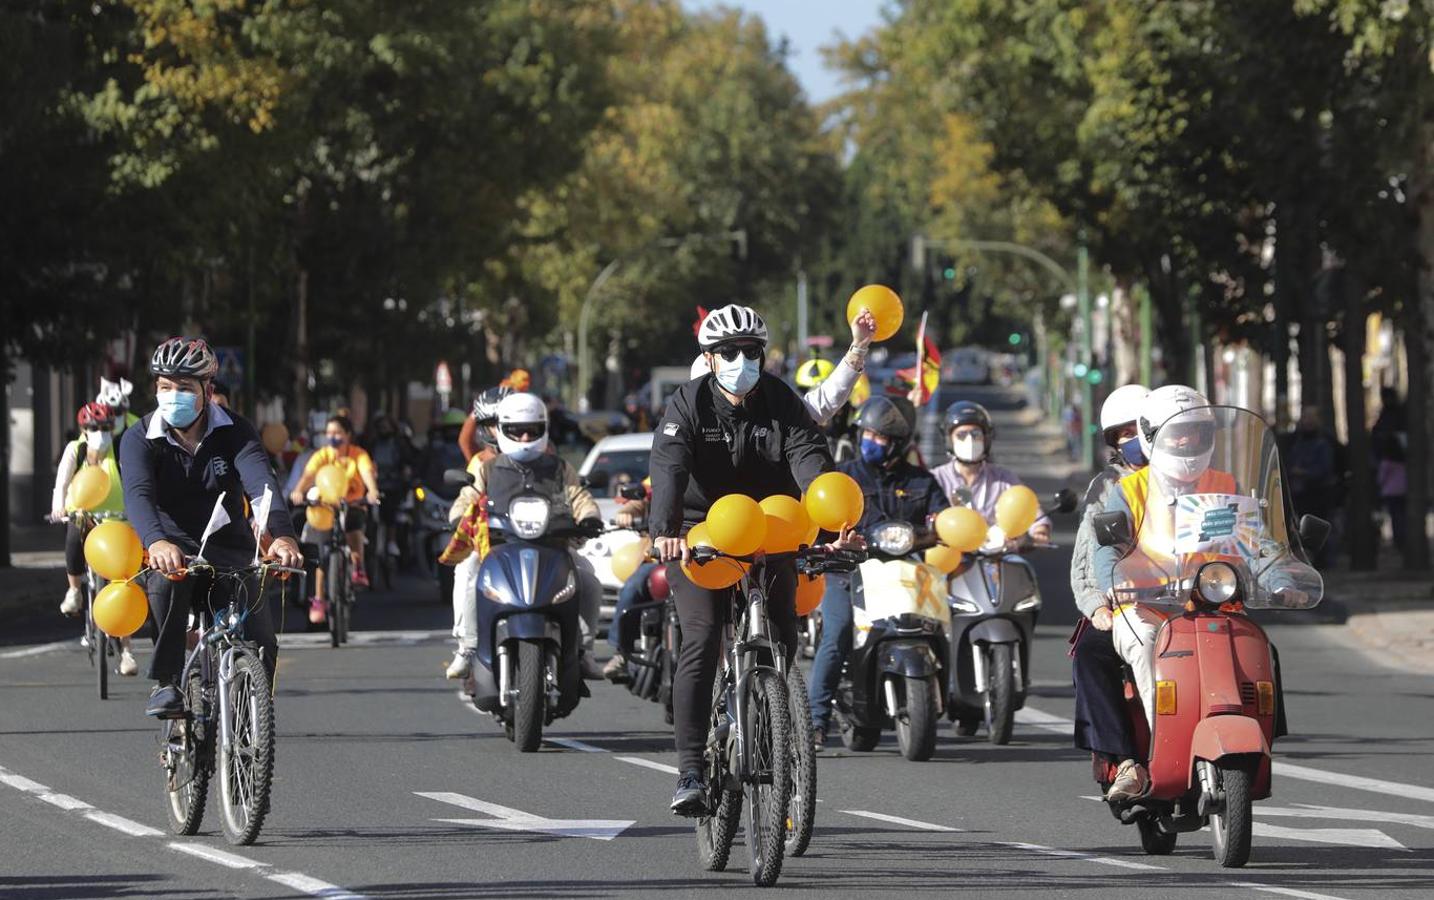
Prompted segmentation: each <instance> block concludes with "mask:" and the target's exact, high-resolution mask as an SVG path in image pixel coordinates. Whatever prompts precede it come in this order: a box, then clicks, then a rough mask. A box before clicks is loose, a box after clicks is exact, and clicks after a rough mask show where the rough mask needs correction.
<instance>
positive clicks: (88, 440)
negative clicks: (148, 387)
mask: <svg viewBox="0 0 1434 900" xmlns="http://www.w3.org/2000/svg"><path fill="white" fill-rule="evenodd" d="M75 424H76V425H78V426H79V427H80V437H79V438H78V439H76V440H74V441H71V442H70V443H69V444H67V445H66V446H65V452H64V453H63V454H61V455H60V469H59V471H58V472H56V473H55V490H54V494H53V495H52V498H51V501H50V519H51V520H52V521H55V522H60V521H63V520H64V519H65V518H66V516H67V515H68V511H67V510H66V509H65V493H66V492H67V491H68V490H69V487H70V481H71V479H73V478H74V477H75V474H76V473H77V472H78V471H79V470H80V469H81V468H83V467H85V466H99V467H100V468H101V469H103V470H104V472H105V474H106V475H108V476H109V477H110V492H109V494H108V495H106V496H105V499H104V500H102V501H100V503H99V505H98V506H96V507H95V508H94V511H95V512H99V513H111V514H118V515H123V514H124V486H123V485H122V484H120V473H119V463H118V462H117V461H116V459H115V451H114V428H115V416H114V413H113V411H112V410H111V409H110V408H109V407H108V406H105V405H104V404H103V403H86V404H85V405H84V406H81V407H80V410H79V412H77V413H76V414H75ZM65 575H66V577H67V578H68V579H69V582H70V584H69V589H68V590H66V591H65V599H64V600H63V601H62V602H61V603H60V612H62V613H64V614H65V615H67V616H77V615H79V614H80V613H81V612H82V611H83V606H82V604H81V594H80V588H81V585H82V583H83V581H84V577H85V535H84V533H83V532H82V531H80V528H79V526H78V525H76V524H75V523H74V522H73V521H71V522H70V523H69V524H68V525H67V526H66V527H65ZM138 672H139V665H138V664H137V663H135V661H134V656H133V655H132V654H131V653H130V642H129V638H121V639H120V660H119V673H120V674H121V675H135V674H137V673H138Z"/></svg>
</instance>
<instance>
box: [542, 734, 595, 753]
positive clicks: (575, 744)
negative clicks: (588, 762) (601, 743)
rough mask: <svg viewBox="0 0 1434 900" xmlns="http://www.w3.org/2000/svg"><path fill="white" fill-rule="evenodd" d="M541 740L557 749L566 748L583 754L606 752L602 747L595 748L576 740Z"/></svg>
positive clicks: (548, 738) (547, 738)
mask: <svg viewBox="0 0 1434 900" xmlns="http://www.w3.org/2000/svg"><path fill="white" fill-rule="evenodd" d="M543 740H544V741H546V742H547V743H549V744H557V745H558V746H559V747H567V748H568V749H569V750H581V751H582V752H584V753H606V752H607V751H606V750H604V749H603V748H602V747H596V746H593V745H592V744H586V743H583V742H582V741H580V740H577V739H576V738H559V737H545V738H543Z"/></svg>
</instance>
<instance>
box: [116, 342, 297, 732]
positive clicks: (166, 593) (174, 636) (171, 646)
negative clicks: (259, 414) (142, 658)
mask: <svg viewBox="0 0 1434 900" xmlns="http://www.w3.org/2000/svg"><path fill="white" fill-rule="evenodd" d="M218 368H219V364H218V361H217V360H216V359H215V356H214V352H213V351H212V350H210V348H209V345H208V344H207V343H205V342H204V341H203V340H201V339H198V338H183V337H175V338H170V339H169V340H167V341H165V342H164V343H162V344H160V345H159V346H158V347H156V348H155V351H154V355H153V356H152V357H151V358H150V361H149V370H150V372H151V373H152V374H153V375H154V376H155V399H156V401H157V404H158V409H157V410H155V411H154V412H152V413H150V414H149V415H147V416H145V417H144V418H143V419H141V420H140V421H139V422H138V423H137V425H136V427H134V428H130V429H127V430H126V431H125V435H124V438H123V439H122V440H121V441H120V472H121V476H122V480H123V482H124V499H125V509H126V511H127V512H128V514H129V518H130V522H131V523H132V524H133V525H134V528H135V531H136V532H138V534H139V537H140V541H141V542H142V543H143V544H144V546H145V548H146V549H147V550H148V551H149V564H150V567H151V568H152V569H154V572H153V573H151V575H150V577H149V583H148V585H147V589H148V593H149V606H150V614H151V615H152V616H153V617H154V621H155V623H156V633H157V637H156V640H155V645H154V657H153V659H152V660H151V662H150V670H149V675H150V678H152V679H154V681H155V682H156V685H155V688H154V691H153V693H151V695H150V698H149V704H148V706H146V707H145V714H146V715H149V716H156V717H161V718H166V717H170V716H175V715H181V714H182V713H183V711H184V699H183V697H182V696H181V695H180V692H179V689H178V688H177V687H176V686H175V682H176V681H177V680H178V678H179V675H180V671H181V669H182V668H183V666H184V652H185V645H186V638H185V633H186V631H187V630H188V622H189V612H190V608H191V606H192V605H193V603H194V601H195V600H196V599H200V600H204V599H205V598H207V597H208V594H209V591H210V588H211V587H212V586H213V576H212V575H205V574H196V575H192V576H190V577H188V578H184V579H182V580H178V581H171V580H170V579H169V578H168V577H167V576H171V575H179V574H181V573H182V572H183V570H184V568H185V566H186V560H185V557H186V556H193V555H195V554H197V553H198V552H199V545H200V539H201V538H202V536H203V535H204V532H205V530H206V527H207V526H208V525H209V523H210V516H211V513H212V512H213V511H214V506H215V503H216V501H217V500H218V499H219V498H220V497H221V495H222V497H223V507H222V509H223V515H224V516H227V522H226V523H225V524H223V525H221V526H219V527H218V528H217V530H215V531H214V532H213V533H212V535H211V536H210V538H209V541H208V543H207V545H206V546H205V557H206V558H207V559H208V560H209V561H210V562H212V563H215V564H217V565H222V566H243V565H246V564H248V563H249V562H250V561H251V560H252V559H253V558H254V550H255V537H254V532H253V531H252V530H251V529H250V526H249V522H248V520H247V518H246V516H245V509H244V498H245V496H246V495H247V496H248V497H252V498H254V500H255V502H256V503H257V501H258V499H259V498H261V497H263V495H264V492H265V490H266V489H267V490H268V491H269V492H270V493H271V495H272V501H273V505H272V506H271V507H270V509H269V516H268V521H267V522H263V523H260V527H261V528H263V529H264V530H265V531H267V532H268V533H269V534H270V535H272V536H273V537H274V541H273V544H272V545H271V547H270V548H269V550H270V553H271V554H272V555H273V556H274V557H275V558H276V559H277V560H278V562H279V563H280V564H281V565H284V566H292V567H299V566H302V565H303V563H304V560H303V557H302V556H301V555H300V553H299V545H298V542H297V541H296V540H295V539H294V530H293V524H292V522H291V521H290V519H289V510H288V508H287V506H286V505H285V504H284V498H283V496H282V495H281V493H280V490H279V485H278V482H277V480H276V479H275V477H274V472H273V470H272V469H271V468H270V466H269V459H268V456H267V455H266V454H265V452H264V445H263V444H262V443H261V442H260V440H259V434H258V432H257V431H255V430H254V426H253V425H251V424H250V423H249V422H248V421H247V420H245V419H243V418H240V417H239V416H237V415H234V414H232V413H228V412H225V411H224V410H223V409H222V408H220V407H218V406H215V405H214V404H213V403H211V402H210V401H209V398H210V391H211V390H212V389H213V387H212V382H213V379H214V374H215V372H216V371H217V370H218ZM245 630H246V632H247V633H248V635H249V636H250V637H251V638H253V639H254V641H255V642H256V643H258V645H259V647H260V650H261V653H262V657H263V661H264V667H265V669H266V670H267V672H268V676H269V681H270V683H271V684H272V683H273V679H274V666H275V663H276V661H277V655H278V651H279V644H278V640H277V639H276V638H275V636H274V624H273V621H272V619H271V618H270V616H269V608H268V606H267V604H264V603H259V604H258V605H257V606H255V607H254V608H253V609H252V610H251V611H250V613H249V617H248V619H247V620H246V621H245Z"/></svg>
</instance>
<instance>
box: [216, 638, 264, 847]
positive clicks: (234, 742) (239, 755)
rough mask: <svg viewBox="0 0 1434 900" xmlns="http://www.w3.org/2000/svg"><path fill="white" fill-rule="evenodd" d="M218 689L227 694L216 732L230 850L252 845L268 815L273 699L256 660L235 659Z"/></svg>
mask: <svg viewBox="0 0 1434 900" xmlns="http://www.w3.org/2000/svg"><path fill="white" fill-rule="evenodd" d="M219 689H220V690H221V691H224V692H225V695H226V697H227V703H226V704H225V707H224V719H225V722H224V725H225V727H224V729H223V730H222V731H221V732H220V741H219V744H220V747H219V776H220V791H219V794H220V801H221V803H220V805H221V806H222V807H223V812H224V836H225V837H227V838H228V839H229V843H231V844H252V843H254V839H255V838H257V837H258V836H259V829H260V828H262V827H263V826H264V817H265V816H266V815H268V813H269V790H270V787H271V785H272V782H273V778H274V698H273V695H272V694H270V692H269V679H268V676H267V675H265V673H264V666H263V664H262V663H260V662H259V657H257V656H255V655H254V654H253V653H251V652H249V651H248V650H244V651H240V652H238V653H236V654H235V655H234V668H233V671H232V672H231V673H230V675H229V678H228V680H227V681H221V683H220V685H219Z"/></svg>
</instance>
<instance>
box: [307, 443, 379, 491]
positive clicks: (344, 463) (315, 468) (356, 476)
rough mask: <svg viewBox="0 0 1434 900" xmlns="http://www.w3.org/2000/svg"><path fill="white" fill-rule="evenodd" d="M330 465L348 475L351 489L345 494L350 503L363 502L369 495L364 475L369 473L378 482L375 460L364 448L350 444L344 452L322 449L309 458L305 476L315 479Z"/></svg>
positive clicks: (330, 448) (328, 448)
mask: <svg viewBox="0 0 1434 900" xmlns="http://www.w3.org/2000/svg"><path fill="white" fill-rule="evenodd" d="M330 464H333V465H336V466H338V467H339V468H340V469H343V470H344V474H346V475H348V478H349V489H348V492H347V493H346V494H344V499H345V500H348V501H349V502H350V503H352V502H353V501H355V500H362V499H363V498H364V495H366V494H367V493H368V488H367V487H365V486H364V483H363V474H364V473H367V475H368V477H369V478H370V479H372V480H374V481H377V480H378V479H377V475H376V474H375V470H374V467H373V460H372V459H370V458H369V455H368V451H366V450H364V449H363V448H362V447H356V446H354V445H353V444H349V445H348V447H347V448H345V449H344V450H343V451H342V452H340V451H338V450H336V449H335V448H333V447H320V448H319V449H318V450H316V451H314V455H313V456H311V457H309V461H308V463H307V464H305V466H304V474H305V475H306V476H308V477H309V478H313V477H314V476H315V475H317V474H319V470H320V469H322V468H323V467H324V466H327V465H330Z"/></svg>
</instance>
